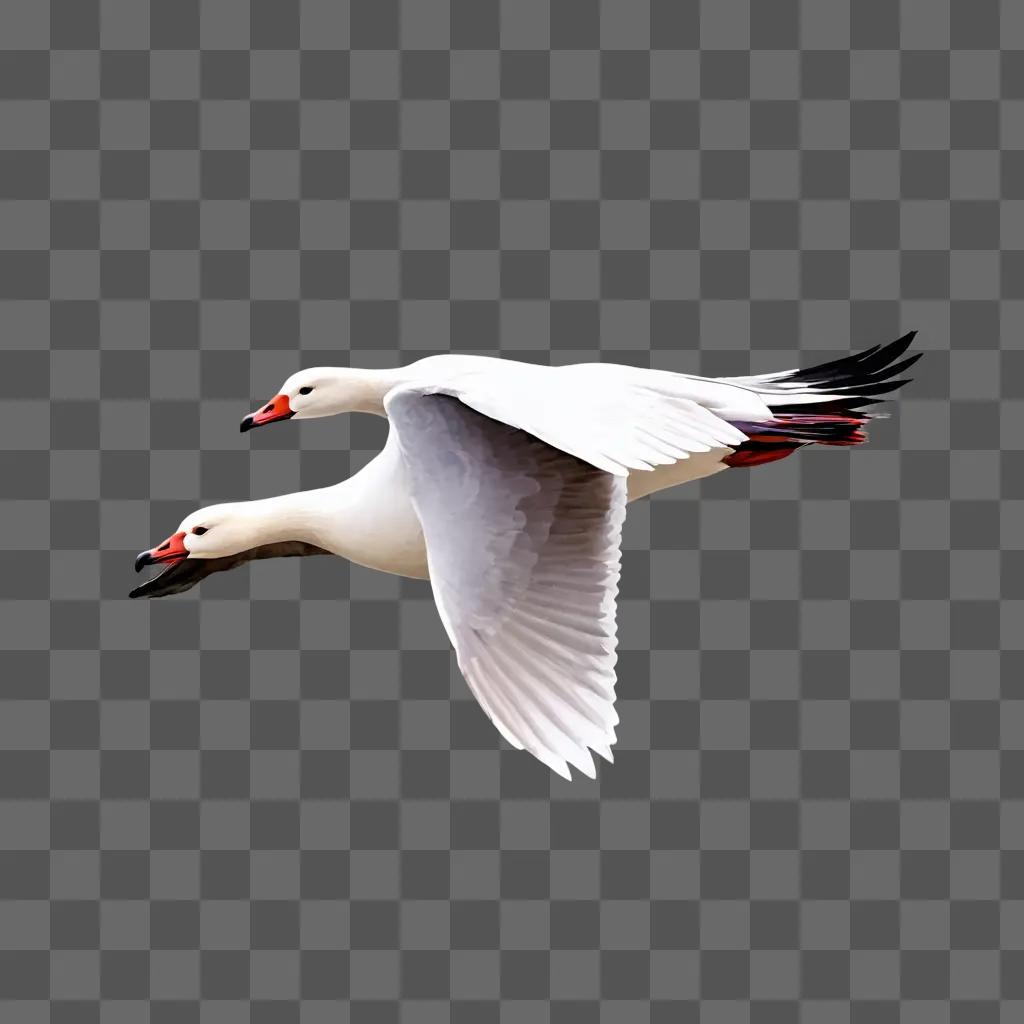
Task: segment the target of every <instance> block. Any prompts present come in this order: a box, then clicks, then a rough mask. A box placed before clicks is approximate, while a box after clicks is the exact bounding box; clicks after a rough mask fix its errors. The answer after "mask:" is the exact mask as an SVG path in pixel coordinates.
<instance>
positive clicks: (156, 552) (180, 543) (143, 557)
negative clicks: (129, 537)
mask: <svg viewBox="0 0 1024 1024" xmlns="http://www.w3.org/2000/svg"><path fill="white" fill-rule="evenodd" d="M184 558H188V549H187V548H186V547H185V534H184V532H178V533H175V534H173V535H172V536H170V537H168V538H167V540H165V541H164V542H163V544H158V545H157V546H156V547H155V548H150V549H149V550H148V551H140V552H139V556H138V558H136V559H135V571H136V572H139V571H140V570H141V569H142V567H143V566H145V565H156V564H157V563H158V562H171V563H172V564H173V563H174V562H180V561H181V560H182V559H184Z"/></svg>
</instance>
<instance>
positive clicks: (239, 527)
mask: <svg viewBox="0 0 1024 1024" xmlns="http://www.w3.org/2000/svg"><path fill="white" fill-rule="evenodd" d="M245 504H246V503H244V502H237V503H234V504H225V505H211V506H210V507H209V508H203V509H199V510H198V511H197V512H192V513H191V514H190V515H187V516H186V517H185V518H184V519H183V520H182V521H181V524H180V525H179V526H178V529H177V530H175V532H174V533H172V534H171V535H170V537H168V538H167V539H166V540H165V541H162V542H161V543H160V544H157V545H156V546H155V547H152V548H148V549H147V550H145V551H140V552H139V555H138V557H137V558H136V559H135V571H136V572H139V571H140V570H141V569H142V568H144V567H145V566H147V565H175V564H177V563H178V562H181V561H183V560H184V559H186V558H224V557H226V556H229V555H237V554H238V553H239V552H241V551H245V550H246V549H248V548H251V547H253V546H254V545H255V544H258V543H259V542H260V536H259V534H260V532H261V531H260V530H259V529H257V527H258V525H259V523H258V519H257V517H255V516H253V515H252V514H247V513H246V511H245Z"/></svg>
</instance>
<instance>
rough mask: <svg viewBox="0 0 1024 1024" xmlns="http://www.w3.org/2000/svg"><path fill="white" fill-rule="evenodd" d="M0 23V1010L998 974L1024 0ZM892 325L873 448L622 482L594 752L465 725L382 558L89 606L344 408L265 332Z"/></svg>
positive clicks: (48, 1013) (884, 1013)
mask: <svg viewBox="0 0 1024 1024" xmlns="http://www.w3.org/2000/svg"><path fill="white" fill-rule="evenodd" d="M0 48H2V50H3V52H2V53H0V249H2V251H0V339H2V349H3V351H2V353H0V399H2V400H0V449H2V451H0V497H2V499H3V504H2V506H0V517H2V544H0V546H2V547H3V549H4V550H3V552H2V554H0V559H2V567H0V648H2V653H0V680H2V682H0V686H2V693H0V697H2V702H0V901H2V902H0V1000H2V1003H0V1019H2V1020H3V1022H4V1024H37V1022H43V1021H50V1022H52V1024H71V1022H74V1024H98V1022H101V1021H102V1022H103V1024H120V1022H131V1024H138V1022H144V1021H151V1022H152V1024H171V1022H173V1024H190V1022H199V1021H201V1022H217V1024H234V1022H241V1021H251V1022H253V1024H266V1022H273V1024H291V1022H299V1021H301V1022H303V1024H321V1022H326V1021H331V1022H337V1021H339V1020H340V1021H352V1022H354V1024H391V1022H398V1021H401V1022H416V1024H432V1022H447V1021H451V1022H453V1024H466V1022H473V1024H491V1022H494V1024H497V1022H501V1024H519V1022H530V1024H543V1022H548V1021H550V1022H551V1024H570V1022H572V1024H575V1022H583V1021H587V1022H590V1021H601V1022H603V1024H624V1022H628V1024H637V1022H641V1021H651V1022H653V1024H667V1022H672V1024H686V1022H695V1021H697V1020H701V1021H703V1022H705V1024H741V1022H750V1024H775V1022H791V1021H796V1020H800V1021H803V1022H813V1024H867V1022H870V1024H894V1022H896V1021H901V1022H907V1024H916V1022H927V1024H943V1022H949V1024H966V1022H970V1024H994V1022H997V1021H999V1022H1007V1021H1019V1020H1020V1019H1021V1018H1022V1015H1024V781H1022V780H1024V754H1022V751H1021V746H1022V738H1024V703H1022V702H1024V689H1022V683H1021V680H1022V679H1024V658H1022V656H1021V650H1022V644H1021V637H1022V635H1024V616H1022V608H1024V603H1022V602H1024V590H1022V583H1021V580H1022V578H1024V572H1022V570H1024V561H1022V559H1021V550H1022V547H1024V530H1022V523H1024V515H1022V511H1024V509H1022V502H1024V483H1022V481H1024V457H1022V453H1021V450H1020V449H1021V437H1022V433H1024V430H1022V428H1024V406H1022V399H1024V391H1022V384H1021V381H1022V380H1024V361H1022V359H1021V355H1022V344H1021V336H1022V328H1024V305H1022V303H1024V6H1022V5H1021V4H1020V3H1018V2H1016V0H1004V2H1003V3H1002V4H1000V3H999V2H997V0H903V2H902V3H897V2H895V0H855V2H854V0H805V2H804V3H802V4H801V3H799V2H798V0H756V3H755V2H753V0H706V2H704V3H702V4H698V3H696V2H693V0H649V2H648V0H601V2H600V3H599V2H598V0H550V2H548V0H505V2H503V3H501V4H499V3H497V2H496V0H451V2H450V3H449V0H401V2H399V0H351V4H349V3H348V2H343V0H292V2H284V0H281V2H274V0H251V2H250V0H201V2H200V0H151V2H149V3H145V2H141V0H50V3H49V4H47V2H45V0H4V2H3V3H2V4H0ZM915 327H916V328H919V329H920V331H921V334H920V339H919V346H920V347H921V348H924V349H927V350H928V353H927V356H926V358H925V360H923V361H922V363H921V364H920V367H919V372H918V373H917V377H918V379H917V380H916V381H915V383H914V384H913V385H912V386H911V387H910V388H908V389H907V390H906V391H905V392H904V393H903V396H902V397H901V398H900V400H899V403H898V406H896V407H894V408H895V416H894V418H892V419H890V420H888V421H886V422H883V423H880V424H877V425H876V426H875V427H874V429H873V432H872V438H871V443H870V446H868V447H866V448H863V449H858V450H854V451H852V452H846V451H842V450H819V451H813V452H807V453H805V454H801V455H799V456H797V457H794V458H792V459H789V460H786V461H785V462H781V463H778V464H776V465H773V466H769V467H764V468H761V469H756V470H753V471H750V472H747V471H741V470H735V471H731V472H728V473H725V474H722V475H720V476H717V477H715V478H714V479H711V480H709V481H707V482H705V483H704V484H702V485H696V486H691V487H690V488H688V489H685V490H680V491H678V492H676V493H673V494H667V495H662V496H660V497H658V498H657V499H656V500H654V501H653V502H650V503H646V504H643V505H639V506H637V507H635V508H634V509H633V510H632V512H631V515H630V520H629V523H628V532H627V547H628V551H627V553H626V557H625V573H624V591H623V594H624V600H623V602H622V611H621V621H622V640H623V648H624V650H623V654H622V659H621V675H620V679H621V682H620V693H621V702H620V710H621V714H622V727H621V731H620V735H621V740H620V743H619V746H618V748H617V759H616V764H615V766H614V767H612V768H608V767H605V768H604V769H603V770H602V774H601V777H600V780H599V781H598V782H597V783H589V782H587V781H586V780H582V781H576V782H574V783H572V784H571V785H570V784H566V783H563V782H562V781H561V780H559V779H557V778H554V777H552V776H551V775H550V774H549V773H548V772H547V771H546V770H545V769H544V768H543V767H542V766H541V765H539V764H537V763H535V762H533V761H532V760H531V759H530V758H528V757H526V756H525V755H523V754H521V753H514V752H511V751H509V750H507V749H504V750H502V749H500V746H499V743H498V740H497V734H496V733H495V731H494V730H493V729H492V728H491V726H490V725H489V723H488V722H487V721H486V720H485V718H484V716H483V715H482V713H481V712H480V711H479V709H478V708H477V707H476V705H475V703H474V702H473V701H472V700H471V699H470V698H469V696H468V693H467V691H466V688H465V686H464V685H463V683H462V682H461V680H460V679H459V678H458V676H457V675H456V674H455V672H454V670H453V664H452V659H451V657H450V655H449V653H448V645H447V643H446V642H445V639H444V637H443V635H442V632H441V629H440V627H439V625H438V622H437V618H436V614H435V612H434V610H433V607H432V602H431V600H430V596H429V592H428V589H427V588H426V586H425V585H423V584H421V583H415V582H408V581H407V582H399V581H398V580H395V579H392V578H388V577H385V576H382V575H375V574H372V573H369V572H365V571H363V570H360V569H358V568H349V567H347V566H345V565H342V564H341V563H340V562H338V561H331V560H327V559H312V560H310V561H309V563H308V564H305V565H297V564H293V563H290V562H288V563H281V564H272V563H262V564H257V565H254V566H253V567H252V568H251V570H249V571H243V572H240V573H235V574H225V576H223V577H221V578H214V579H211V580H209V581H207V582H206V583H204V584H203V585H202V588H201V589H200V590H198V591H196V592H194V593H193V594H190V595H187V596H185V597H183V598H177V599H173V600H167V601H162V602H153V603H145V602H129V601H127V600H126V598H125V595H126V593H127V590H128V589H129V587H130V586H131V585H132V584H133V578H132V577H131V574H130V566H131V561H132V556H133V555H134V553H135V552H136V551H137V550H138V549H139V548H140V547H142V546H144V545H148V544H149V543H150V542H152V541H156V540H158V539H159V538H161V537H162V536H164V535H165V534H166V533H168V532H169V531H170V529H171V528H173V526H174V525H175V524H176V523H177V522H178V520H179V519H180V517H181V516H182V515H183V514H184V513H185V512H187V511H189V510H191V509H192V508H193V507H195V506H196V505H197V504H199V503H201V502H211V501H216V500H223V499H235V498H244V497H247V496H258V495H265V494H269V493H274V492H281V491H285V490H291V489H296V488H299V487H311V486H315V485H318V484H320V483H325V482H330V481H334V480H336V479H338V478H339V477H340V476H342V475H345V474H347V473H348V472H349V471H350V470H352V469H353V468H356V467H357V466H358V465H360V464H362V462H364V461H365V460H366V459H367V458H368V457H369V456H370V454H371V453H372V452H373V451H374V450H375V449H376V448H377V446H378V445H379V444H380V442H381V439H382V427H383V424H382V423H380V422H377V421H365V420H364V419H351V420H348V419H339V420H335V421H319V422H313V423H308V424H302V425H298V424H287V425H283V426H277V427H274V428H269V429H265V430H260V431H257V432H255V433H252V434H248V435H245V436H242V435H240V434H239V433H238V430H237V424H238V421H239V419H240V417H241V416H242V415H243V414H244V413H245V412H247V411H249V409H250V408H251V407H253V405H254V403H256V402H259V401H260V400H262V399H264V398H266V397H267V396H268V394H270V393H271V392H272V390H273V388H274V387H275V386H276V385H277V383H278V382H279V381H280V380H281V379H282V378H283V377H284V376H285V375H286V374H287V373H288V372H290V371H292V370H293V369H295V368H297V367H299V366H300V365H315V364H317V363H340V362H345V361H346V360H347V359H349V358H351V360H352V361H353V362H354V363H357V364H360V365H385V364H394V363H396V362H398V361H409V360H411V359H413V358H416V357H418V356H420V355H423V354H427V353H430V352H435V351H444V350H448V349H449V348H450V349H452V350H457V351H485V352H494V351H501V352H502V353H505V354H507V355H510V356H514V357H517V358H524V359H536V360H541V361H547V360H551V361H555V362H562V361H572V360H580V359H592V358H595V357H597V356H600V357H603V358H607V359H614V360H618V361H629V362H638V363H641V364H644V365H646V364H648V362H649V363H650V364H651V365H656V366H659V367H665V368H678V369H682V370H692V371H698V372H703V373H707V374H724V373H745V372H753V371H765V370H770V369H782V368H784V367H787V366H789V365H792V364H794V363H795V362H800V363H802V364H804V365H809V364H811V363H813V362H814V361H816V360H820V359H822V358H826V357H834V356H835V355H838V354H840V353H843V352H846V351H847V350H849V349H851V348H860V347H865V346H867V345H870V344H873V343H875V342H879V341H886V340H889V339H891V338H893V337H896V336H897V334H898V333H901V332H902V331H904V330H907V329H911V328H915ZM797 349H800V350H801V351H800V352H799V358H798V354H797V351H796V350H797ZM1001 449H1002V450H1001ZM1000 651H1002V653H1000Z"/></svg>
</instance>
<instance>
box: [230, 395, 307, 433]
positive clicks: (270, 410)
mask: <svg viewBox="0 0 1024 1024" xmlns="http://www.w3.org/2000/svg"><path fill="white" fill-rule="evenodd" d="M294 415H295V413H293V412H292V407H291V405H289V404H288V396H287V395H274V397H273V398H272V399H271V400H270V401H269V402H267V404H266V405H265V406H263V408H262V409H257V410H256V411H255V412H251V413H249V415H248V416H246V417H245V419H244V420H242V423H241V425H240V426H239V428H238V429H239V430H240V431H241V432H242V433H243V434H244V433H245V432H246V431H247V430H252V428H253V427H262V426H263V424H264V423H276V422H277V421H278V420H290V419H291V418H292V417H293V416H294Z"/></svg>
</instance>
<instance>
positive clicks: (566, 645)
mask: <svg viewBox="0 0 1024 1024" xmlns="http://www.w3.org/2000/svg"><path fill="white" fill-rule="evenodd" d="M385 408H386V410H387V413H388V416H389V417H390V419H391V422H392V424H393V426H394V428H395V431H396V434H397V437H398V442H399V447H400V450H401V452H402V456H403V461H404V463H405V465H406V468H407V471H408V475H409V483H410V491H411V494H412V499H413V504H414V506H415V508H416V512H417V514H418V515H419V518H420V522H421V524H422V527H423V534H424V538H425V540H426V546H427V561H428V566H429V570H430V580H431V585H432V587H433V590H434V598H435V601H436V603H437V607H438V612H439V614H440V616H441V621H442V623H443V624H444V627H445V629H446V631H447V633H448V636H449V638H450V639H451V641H452V644H453V645H454V647H455V651H456V654H457V656H458V661H459V667H460V668H461V670H462V673H463V675H464V676H465V678H466V681H467V682H468V684H469V687H470V689H471V690H472V692H473V694H474V696H475V697H476V698H477V700H478V701H479V702H480V705H481V706H482V707H483V709H484V711H485V712H486V713H487V715H488V716H489V717H490V719H491V721H492V722H493V723H494V724H495V726H496V727H497V729H498V730H499V732H500V733H501V734H502V735H503V736H504V737H505V738H506V739H507V740H508V741H509V743H511V744H512V745H513V746H515V747H517V748H520V749H523V748H525V749H526V750H528V751H529V752H530V753H532V754H533V755H534V756H535V757H537V758H538V759H539V760H541V761H542V762H544V764H546V765H548V766H549V767H550V768H551V769H552V770H553V771H555V772H557V773H558V774H559V775H562V776H563V777H564V778H569V777H570V773H569V770H568V767H567V765H572V766H574V767H576V768H577V769H579V770H580V771H582V772H583V773H584V774H586V775H588V776H590V777H591V778H593V777H594V774H595V769H594V761H593V757H592V756H591V753H590V751H591V750H594V751H596V752H597V753H599V754H601V755H602V756H603V757H605V758H607V759H608V760H611V746H612V744H613V743H614V742H615V726H616V724H617V722H618V715H617V714H616V712H615V708H614V701H615V671H614V668H615V660H616V653H615V648H616V631H615V598H616V594H617V592H618V580H619V569H620V540H621V534H622V522H623V519H624V518H625V508H626V482H625V479H624V478H622V477H620V476H614V475H611V474H609V473H605V472H602V471H601V470H599V469H596V468H595V467H594V466H592V465H590V464H589V463H587V462H584V461H583V460H581V459H579V458H576V457H575V456H572V455H569V454H567V453H565V452H563V451H560V450H559V449H557V448H553V447H551V446H550V445H548V444H546V443H544V442H543V441H540V440H538V439H537V438H536V437H534V436H533V435H531V434H528V433H526V432H525V431H522V430H519V429H518V428H515V427H511V426H509V425H507V424H505V423H502V422H500V421H498V420H495V419H491V418H489V417H487V416H484V415H482V414H480V413H478V412H476V411H474V410H473V409H470V408H469V407H467V406H465V405H463V404H462V403H461V402H460V401H459V400H458V399H457V398H454V397H451V396H449V395H443V394H436V393H424V392H423V391H421V390H419V389H417V388H411V387H403V388H398V389H396V390H394V391H392V392H391V393H390V394H389V395H388V397H387V398H386V400H385Z"/></svg>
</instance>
